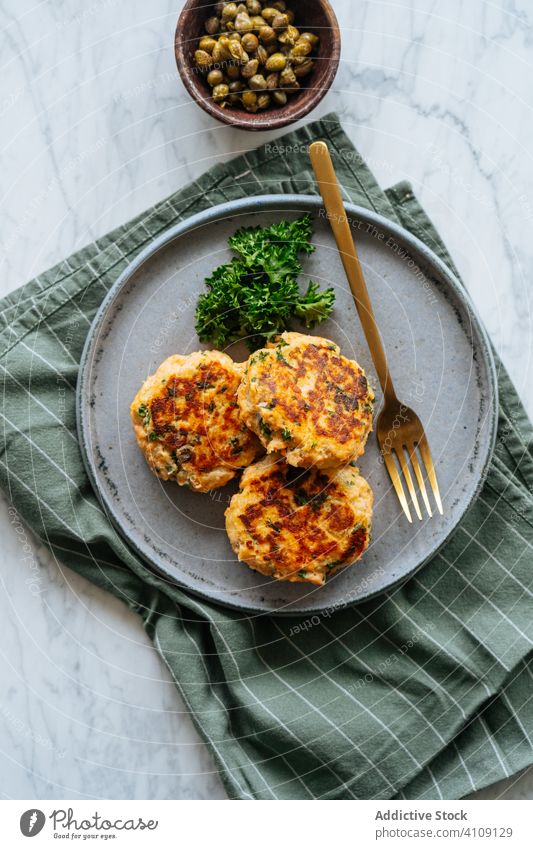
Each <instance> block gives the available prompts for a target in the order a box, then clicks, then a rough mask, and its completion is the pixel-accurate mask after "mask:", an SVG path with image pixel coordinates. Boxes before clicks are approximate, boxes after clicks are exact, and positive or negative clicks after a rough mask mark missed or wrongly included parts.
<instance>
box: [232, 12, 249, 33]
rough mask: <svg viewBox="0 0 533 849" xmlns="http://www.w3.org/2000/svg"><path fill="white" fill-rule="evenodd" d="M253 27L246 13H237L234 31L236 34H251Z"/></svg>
mask: <svg viewBox="0 0 533 849" xmlns="http://www.w3.org/2000/svg"><path fill="white" fill-rule="evenodd" d="M253 28H254V26H253V24H252V22H251V20H250V16H249V14H248V12H239V14H238V15H237V17H236V18H235V29H236V30H237V32H240V33H241V34H242V33H245V32H251V31H252V30H253Z"/></svg>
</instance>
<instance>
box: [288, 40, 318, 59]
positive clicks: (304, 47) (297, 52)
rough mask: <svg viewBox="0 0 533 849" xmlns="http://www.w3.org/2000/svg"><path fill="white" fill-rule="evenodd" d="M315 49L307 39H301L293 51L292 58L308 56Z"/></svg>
mask: <svg viewBox="0 0 533 849" xmlns="http://www.w3.org/2000/svg"><path fill="white" fill-rule="evenodd" d="M312 49H313V45H312V44H311V42H310V41H309V40H308V39H307V38H299V39H298V41H297V42H296V44H295V45H294V47H293V48H292V50H291V53H290V55H291V56H308V55H309V53H311V50H312Z"/></svg>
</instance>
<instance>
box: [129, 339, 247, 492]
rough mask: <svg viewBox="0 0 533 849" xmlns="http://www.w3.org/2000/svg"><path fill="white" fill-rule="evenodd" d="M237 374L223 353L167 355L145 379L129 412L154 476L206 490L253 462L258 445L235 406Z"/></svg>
mask: <svg viewBox="0 0 533 849" xmlns="http://www.w3.org/2000/svg"><path fill="white" fill-rule="evenodd" d="M242 373H243V365H242V364H239V363H235V362H233V360H232V359H231V358H230V357H228V355H227V354H223V353H221V352H220V351H199V352H197V353H194V354H189V355H188V356H180V355H176V356H173V357H169V358H168V359H167V360H165V362H164V363H162V364H161V365H160V366H159V368H158V369H157V371H156V372H155V374H153V375H152V376H151V377H149V378H148V379H147V380H146V381H145V383H144V384H143V386H142V387H141V389H140V390H139V392H138V393H137V395H136V396H135V399H134V401H133V403H132V405H131V408H130V412H131V419H132V422H133V428H134V431H135V436H136V437H137V442H138V443H139V447H140V448H141V451H142V452H143V454H144V456H145V457H146V460H147V462H148V465H149V466H150V468H151V469H152V471H153V472H154V473H155V474H156V475H157V476H158V477H160V478H162V479H163V480H173V481H176V483H178V484H180V485H181V486H189V487H190V488H191V489H194V490H196V491H198V492H208V491H209V490H211V489H216V488H217V487H219V486H223V485H224V484H226V483H228V481H230V480H231V479H232V478H233V477H234V476H235V475H236V474H237V472H238V471H240V469H242V468H244V467H245V466H248V465H249V464H250V463H251V462H253V460H254V459H255V457H256V456H257V455H258V453H260V452H261V445H260V443H259V441H258V439H257V437H256V436H255V435H254V434H253V433H252V432H251V431H250V430H248V428H247V427H246V424H245V423H244V422H243V420H242V417H241V415H240V411H239V407H238V404H237V400H236V392H237V388H238V386H239V383H240V380H241V377H242Z"/></svg>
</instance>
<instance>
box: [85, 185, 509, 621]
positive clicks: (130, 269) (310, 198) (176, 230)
mask: <svg viewBox="0 0 533 849" xmlns="http://www.w3.org/2000/svg"><path fill="white" fill-rule="evenodd" d="M272 208H275V209H286V210H287V211H299V210H307V211H310V212H314V213H316V212H318V211H319V210H320V209H322V208H323V206H322V200H321V198H320V197H318V196H316V195H282V194H279V195H277V194H274V195H272V194H270V195H253V196H251V197H246V198H239V199H238V200H234V201H228V202H227V203H222V204H217V205H216V206H213V207H211V208H210V209H207V210H204V211H203V212H199V213H197V214H196V215H192V216H190V217H189V218H187V219H185V220H184V221H181V222H180V223H179V224H176V225H175V226H174V227H170V228H169V229H168V230H165V232H164V233H162V234H161V235H160V236H158V237H157V238H156V239H154V240H153V241H152V242H151V243H150V244H149V245H147V246H146V247H145V248H144V249H143V250H142V251H140V252H139V254H138V255H137V256H136V257H135V259H134V260H132V262H131V263H130V264H129V265H128V266H127V268H125V269H124V271H123V272H122V273H121V274H120V275H119V277H118V278H117V280H116V281H115V283H114V284H113V286H112V287H111V289H110V290H109V292H108V293H107V295H106V296H105V298H104V300H103V301H102V303H101V305H100V307H99V309H98V312H97V313H96V315H95V317H94V319H93V322H92V324H91V327H90V328H89V331H88V333H87V338H86V340H85V345H84V347H83V351H82V355H81V359H80V367H79V371H78V379H77V384H76V426H77V430H78V438H79V444H80V450H81V455H82V459H83V464H84V466H85V470H86V472H87V475H88V476H89V480H90V482H91V484H92V487H93V489H94V491H95V492H96V495H97V497H98V499H99V501H100V503H101V505H102V508H103V510H104V513H105V514H106V516H107V517H108V519H109V520H110V522H111V524H112V525H113V527H114V528H115V529H116V530H117V531H118V533H119V534H120V535H121V537H122V538H123V540H124V541H125V542H126V543H127V545H128V546H129V547H130V549H131V550H132V551H133V552H134V553H136V554H137V555H138V556H139V557H140V558H141V560H142V561H143V562H144V563H145V565H146V566H147V568H149V569H150V570H151V571H153V572H154V573H155V574H156V575H158V576H160V577H163V578H164V579H165V580H166V581H168V582H170V583H171V584H174V585H175V586H178V587H179V588H180V589H182V590H185V591H186V592H189V593H191V594H192V595H194V596H197V597H200V598H203V599H206V600H208V601H209V602H211V603H212V604H216V605H218V606H220V607H228V608H231V609H233V610H238V611H240V612H242V613H251V614H254V615H256V616H261V615H267V616H295V615H298V616H300V617H301V616H303V615H305V616H308V615H311V616H312V615H314V614H320V613H321V611H323V610H324V609H325V608H327V607H328V606H330V605H328V604H322V605H320V604H318V605H316V604H315V605H314V606H310V607H309V608H306V609H305V610H291V609H290V605H289V609H287V610H280V609H279V608H276V609H275V610H271V611H266V610H264V609H262V608H254V607H247V606H246V605H244V604H240V603H238V602H236V601H233V600H231V601H230V600H228V601H222V600H221V599H219V598H216V599H215V598H213V597H212V596H211V595H210V593H209V592H200V591H199V590H197V589H193V588H191V587H190V586H188V584H187V583H186V582H185V581H183V582H182V581H180V580H178V578H177V577H176V576H175V575H173V574H171V573H170V572H169V571H167V570H166V569H165V568H164V567H163V566H161V565H160V564H159V563H157V562H156V561H155V560H152V559H150V558H147V556H146V553H145V552H144V551H141V549H140V548H138V546H136V545H135V543H134V542H133V541H132V540H131V539H130V537H129V536H128V534H127V532H126V531H125V529H124V527H123V526H122V523H121V521H120V517H119V516H117V514H116V513H115V511H114V510H113V504H112V501H111V500H110V499H109V498H108V497H107V495H106V493H105V491H104V490H103V489H102V488H101V487H100V485H99V481H98V475H97V472H96V467H95V464H94V460H93V456H92V453H91V450H90V441H89V439H88V432H89V425H88V416H87V415H86V413H87V412H88V411H87V409H86V404H85V403H84V396H85V386H86V384H87V382H88V377H89V374H90V367H91V363H92V359H93V356H94V353H95V345H96V344H97V343H98V334H99V330H100V327H101V325H102V324H103V322H104V321H105V319H106V317H107V313H108V310H109V309H110V307H111V306H112V304H113V303H114V301H115V300H116V298H117V297H118V296H119V295H120V293H121V291H122V289H123V288H124V287H125V286H126V285H127V283H128V282H129V281H130V279H131V277H132V276H133V275H134V274H135V273H136V272H137V271H138V270H139V269H140V268H141V266H142V265H144V263H145V262H147V261H148V260H149V259H151V258H152V257H153V256H154V254H156V253H157V252H158V251H160V250H162V249H163V248H166V247H167V246H168V245H170V243H171V242H173V241H174V240H175V239H177V238H179V237H180V236H183V235H184V234H185V233H188V232H192V231H194V230H195V229H197V228H199V227H203V226H205V225H206V224H209V223H211V222H213V221H217V220H219V219H221V218H228V217H231V216H233V215H239V214H242V213H245V212H253V213H257V212H261V211H263V210H265V211H266V210H270V209H272ZM345 209H346V211H347V213H348V214H349V215H350V216H351V217H353V218H354V219H356V220H361V221H364V222H365V223H369V224H373V225H374V226H376V227H377V228H380V229H381V230H383V231H385V232H386V233H387V234H389V235H392V236H394V237H396V238H397V239H399V240H400V241H401V242H403V243H404V245H405V246H406V247H408V248H411V249H412V250H413V251H414V252H415V253H417V254H418V255H419V256H420V257H422V259H423V260H424V261H425V262H426V263H427V265H428V266H429V267H430V268H431V267H433V269H434V270H435V272H436V276H440V277H442V278H444V280H445V282H446V283H447V285H448V286H449V287H450V288H451V289H452V290H453V292H454V294H455V295H456V297H457V298H458V300H459V301H461V302H462V304H463V306H464V307H465V308H466V309H467V311H468V313H469V315H470V318H471V323H472V327H473V329H474V332H475V334H476V335H477V338H478V341H479V343H480V345H481V350H482V354H483V358H484V362H485V367H486V371H487V377H488V381H489V384H490V386H489V389H490V400H491V402H492V403H491V405H490V410H488V411H487V416H486V421H487V426H488V427H489V428H490V437H489V440H488V447H487V449H486V457H485V460H484V462H483V465H482V468H481V472H480V474H479V479H478V482H477V485H476V487H475V489H473V491H472V494H471V497H470V499H469V501H467V502H466V501H465V503H464V506H463V510H462V512H461V513H460V514H458V516H457V520H456V521H455V523H454V524H453V525H452V526H451V527H450V528H449V530H448V533H447V534H446V536H445V537H444V538H443V539H442V540H441V541H440V542H439V543H438V544H437V545H434V546H433V548H431V550H430V551H429V552H428V554H427V556H426V557H424V558H422V559H421V560H420V562H419V563H417V564H416V566H414V567H413V568H411V569H410V570H409V571H408V572H406V573H405V574H404V575H401V576H400V577H398V578H397V579H396V580H391V582H390V584H387V585H386V586H382V587H380V588H379V589H377V590H375V591H374V592H371V591H370V592H368V593H366V594H365V593H364V592H363V593H360V594H359V595H358V597H357V598H356V599H347V600H346V602H345V603H342V602H339V603H336V604H335V609H336V610H342V609H345V608H347V607H353V606H355V605H357V604H360V603H361V602H362V601H367V600H368V599H370V598H374V597H375V596H379V595H381V594H383V593H384V592H388V591H390V590H393V589H394V588H395V587H398V586H400V585H401V584H403V583H405V581H407V580H408V579H409V578H411V577H412V576H413V575H414V574H415V573H416V572H418V570H419V569H421V568H422V567H423V566H424V565H425V564H426V563H428V562H429V561H430V560H431V559H432V558H433V557H434V556H435V555H436V554H437V553H438V552H439V551H440V550H441V549H442V548H443V546H445V545H446V543H447V542H448V540H449V539H450V537H451V536H452V534H453V533H454V531H455V530H456V528H457V526H458V524H459V522H460V521H461V519H462V518H463V517H464V515H465V514H466V513H467V511H468V510H469V509H470V507H471V506H472V504H473V503H474V502H475V500H476V498H477V496H478V495H479V492H480V491H481V488H482V486H483V484H484V482H485V479H486V477H487V474H488V470H489V466H490V462H491V460H492V456H493V453H494V447H495V444H496V433H497V421H498V397H499V396H498V380H497V373H496V365H495V362H494V357H493V354H492V347H491V343H490V341H489V338H488V336H487V333H486V331H485V328H484V326H483V323H482V321H481V318H480V316H479V314H478V312H477V309H476V307H475V306H474V304H473V302H472V300H471V299H470V296H469V295H468V293H467V291H466V289H465V288H464V286H463V285H462V283H460V282H459V280H458V279H457V278H456V277H455V275H454V274H452V272H451V271H450V269H449V268H448V266H447V265H446V264H445V263H444V262H443V261H442V260H441V259H440V258H439V257H438V256H437V255H436V254H435V253H434V252H433V251H432V250H431V249H430V248H428V246H427V245H426V244H424V242H422V241H421V240H420V239H418V238H417V237H416V236H414V235H413V234H412V233H410V232H409V231H408V230H406V229H404V228H403V227H401V226H400V225H399V224H396V223H395V222H393V221H391V220H390V219H389V218H386V217H385V216H383V215H379V214H378V213H376V212H373V211H372V210H369V209H367V208H366V207H362V206H357V205H355V204H352V203H345ZM489 416H490V419H489ZM86 434H87V436H86Z"/></svg>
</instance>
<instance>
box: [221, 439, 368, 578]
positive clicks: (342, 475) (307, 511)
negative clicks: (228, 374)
mask: <svg viewBox="0 0 533 849" xmlns="http://www.w3.org/2000/svg"><path fill="white" fill-rule="evenodd" d="M372 503H373V494H372V490H371V488H370V486H369V484H368V483H367V481H366V480H365V479H364V478H363V477H361V475H360V474H359V472H358V470H357V469H356V468H354V467H353V466H346V467H344V468H336V469H327V470H326V469H322V470H320V469H316V468H315V469H311V470H302V469H295V468H294V467H292V466H289V465H288V464H287V463H286V462H285V460H284V459H283V458H282V457H281V456H280V455H268V456H267V457H264V458H263V459H261V460H259V461H258V462H257V463H254V464H253V465H252V466H249V467H248V468H247V469H246V471H245V472H244V474H243V476H242V478H241V483H240V488H239V492H238V493H236V494H235V495H234V496H233V498H232V499H231V502H230V505H229V507H228V508H227V510H226V530H227V532H228V536H229V540H230V543H231V545H232V547H233V550H234V551H235V553H236V554H237V556H238V558H239V560H242V561H244V562H245V563H247V564H248V566H250V567H251V568H252V569H255V570H256V571H257V572H261V574H263V575H268V576H269V577H271V578H276V579H277V580H279V581H291V582H295V581H299V582H303V581H306V582H308V583H311V584H316V585H317V586H322V585H323V584H324V582H325V580H326V577H327V576H328V575H331V574H333V573H334V572H336V571H337V570H338V569H340V568H341V567H342V566H346V565H348V564H350V563H353V562H354V561H356V560H359V558H360V557H361V555H362V554H363V552H364V551H365V550H366V549H367V548H368V545H369V542H370V532H371V522H372Z"/></svg>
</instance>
